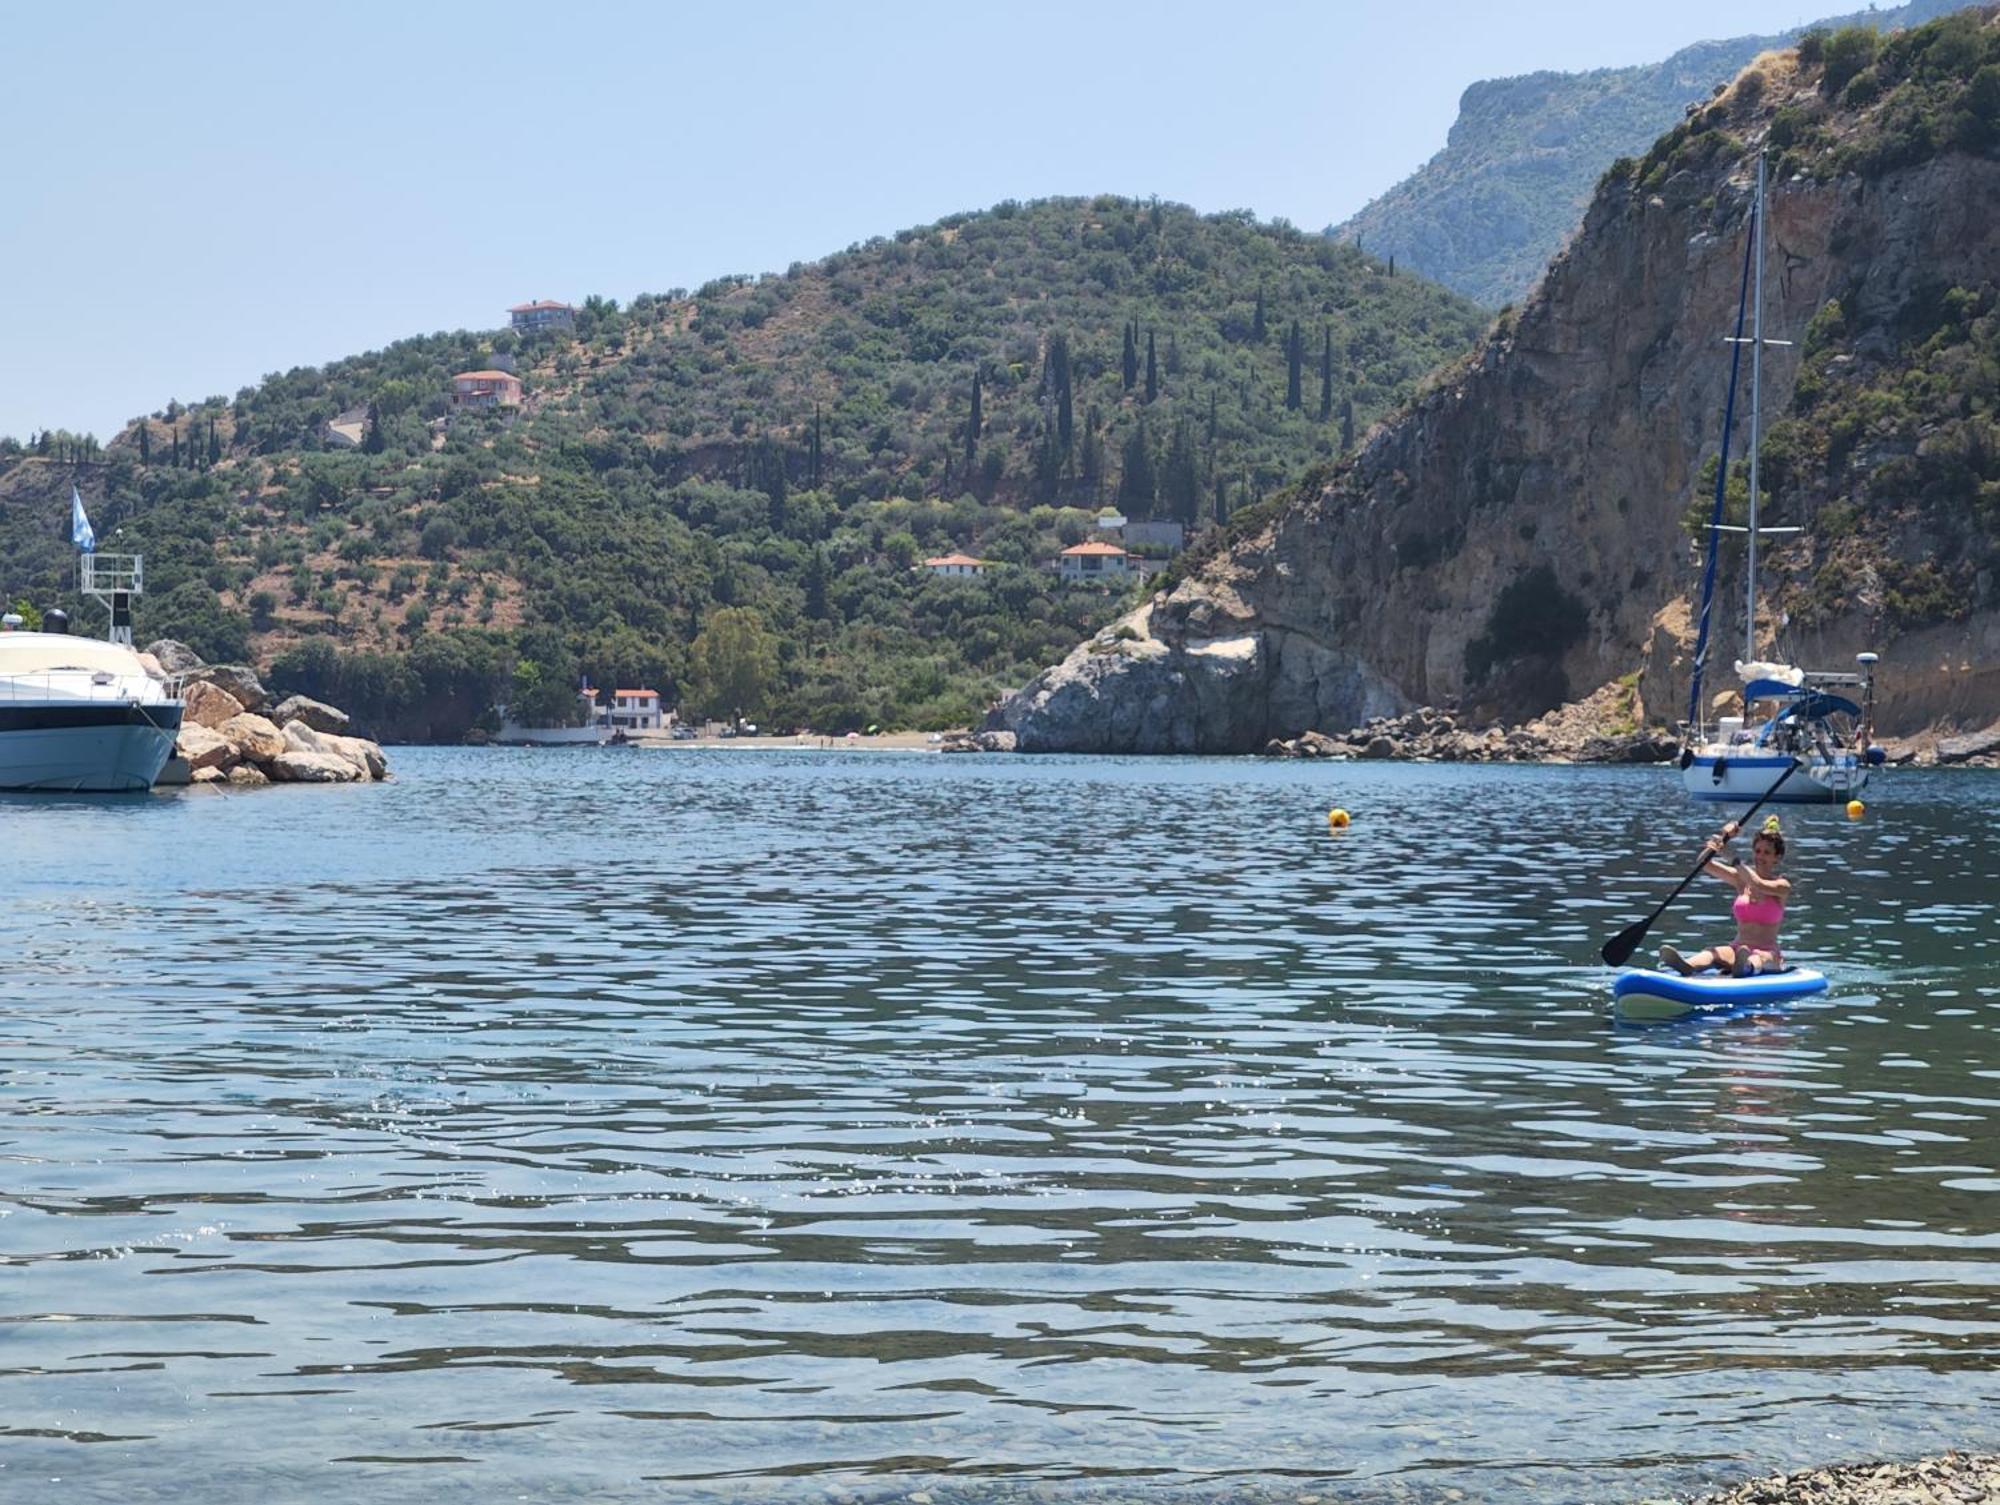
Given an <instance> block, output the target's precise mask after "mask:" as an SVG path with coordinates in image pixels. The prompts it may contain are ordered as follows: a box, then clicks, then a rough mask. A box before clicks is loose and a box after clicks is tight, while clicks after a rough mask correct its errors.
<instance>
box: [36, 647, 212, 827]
mask: <svg viewBox="0 0 2000 1505" xmlns="http://www.w3.org/2000/svg"><path fill="white" fill-rule="evenodd" d="M180 725H181V702H180V700H179V698H178V697H177V696H175V695H174V693H173V692H172V689H171V687H170V685H169V684H168V683H166V682H164V681H162V680H159V679H155V678H154V677H153V676H152V675H151V674H149V673H147V672H146V668H145V665H144V664H143V663H142V662H141V661H140V658H139V655H138V654H137V653H136V652H134V651H133V649H132V648H131V646H130V645H128V644H125V643H106V642H100V641H98V640H96V639H93V638H81V637H73V636H71V635H70V634H69V633H67V632H0V789H41V790H55V791H59V792H64V793H77V794H105V793H122V792H126V791H131V790H142V789H150V788H152V787H153V780H154V779H155V778H157V777H159V773H160V769H161V768H162V767H163V766H164V765H165V764H166V761H167V759H168V757H169V756H170V755H171V754H172V753H173V750H174V737H175V735H176V733H178V732H179V730H180Z"/></svg>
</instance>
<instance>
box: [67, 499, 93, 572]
mask: <svg viewBox="0 0 2000 1505" xmlns="http://www.w3.org/2000/svg"><path fill="white" fill-rule="evenodd" d="M69 541H70V542H71V543H73V544H75V545H76V546H77V548H78V549H79V550H81V551H82V552H83V553H85V554H89V553H93V552H95V550H96V548H97V535H96V534H95V533H94V532H92V531H91V527H90V519H89V518H87V517H85V516H84V515H83V496H82V494H81V493H79V492H78V491H77V489H76V482H74V481H72V482H70V485H69Z"/></svg>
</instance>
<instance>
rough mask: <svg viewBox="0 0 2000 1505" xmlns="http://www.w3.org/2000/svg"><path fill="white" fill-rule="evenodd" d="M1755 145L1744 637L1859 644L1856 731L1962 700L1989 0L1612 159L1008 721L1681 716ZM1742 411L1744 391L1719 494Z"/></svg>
mask: <svg viewBox="0 0 2000 1505" xmlns="http://www.w3.org/2000/svg"><path fill="white" fill-rule="evenodd" d="M1760 155H1762V156H1763V157H1765V159H1766V160H1767V162H1768V165H1769V174H1768V177H1769V190H1768V193H1767V196H1766V200H1765V213H1766V216H1767V224H1768V232H1769V233H1768V242H1769V246H1768V252H1767V268H1766V273H1767V274H1766V277H1765V279H1764V295H1765V301H1764V328H1765V330H1766V332H1767V334H1768V335H1769V336H1771V337H1772V338H1774V339H1777V340H1783V341H1786V342H1788V343H1786V344H1782V345H1773V346H1772V347H1771V349H1770V350H1769V352H1768V353H1767V355H1766V357H1765V360H1764V362H1763V371H1762V378H1763V380H1762V405H1763V416H1764V431H1763V446H1762V452H1761V459H1762V465H1761V469H1760V475H1759V481H1760V484H1761V486H1762V488H1763V492H1764V494H1763V496H1762V498H1761V499H1760V505H1759V520H1760V524H1761V525H1763V526H1767V527H1775V528H1778V529H1781V530H1792V529H1797V530H1800V531H1798V532H1796V533H1792V532H1789V531H1784V532H1779V533H1775V534H1773V536H1772V537H1771V538H1770V539H1769V540H1767V545H1766V547H1765V549H1763V550H1761V551H1760V554H1759V591H1758V602H1759V620H1758V622H1757V624H1756V646H1755V652H1754V653H1752V654H1750V655H1748V656H1750V657H1758V656H1763V657H1769V658H1774V659H1778V660H1781V661H1783V662H1787V663H1795V664H1800V665H1805V666H1808V667H1814V668H1821V669H1825V668H1834V667H1841V666H1844V665H1846V664H1847V663H1849V662H1851V661H1852V655H1854V654H1855V653H1857V652H1860V651H1863V650H1867V651H1871V652H1875V653H1878V654H1879V655H1880V665H1879V673H1878V677H1877V690H1878V695H1877V700H1876V707H1877V712H1878V716H1877V723H1876V724H1877V726H1878V727H1879V728H1880V730H1881V731H1883V732H1884V733H1886V734H1889V735H1892V736H1897V735H1910V734H1915V733H1919V732H1922V731H1925V730H1927V729H1929V730H1938V729H1947V730H1948V729H1960V730H1976V729H1982V728H1985V727H1987V726H1988V725H1989V724H1990V723H1992V721H1993V718H1994V707H1995V706H1996V705H2000V215H1996V214H1995V213H1994V212H1993V206H1994V205H1995V204H1996V203H2000V6H1987V7H1984V8H1982V9H1976V10H1962V11H1959V12H1956V13H1954V14H1952V15H1949V16H1946V17H1943V18H1940V19H1938V20H1936V21H1932V22H1929V23H1927V24H1925V25H1923V26H1920V27H1912V28H1908V29H1906V30H1902V31H1898V32H1895V33H1893V34H1888V35H1884V34H1882V33H1879V32H1877V31H1876V30H1874V29H1872V28H1868V27H1859V26H1856V27H1848V28H1842V29H1839V30H1836V31H1833V32H1831V33H1826V32H1813V33H1809V34H1808V35H1807V36H1805V37H1804V38H1802V39H1801V40H1800V43H1799V45H1798V47H1797V48H1796V49H1793V50H1788V51H1779V52H1771V53H1766V54H1763V55H1760V56H1759V57H1758V58H1757V59H1756V60H1755V62H1754V63H1753V64H1752V65H1751V67H1749V68H1748V69H1746V70H1745V71H1744V72H1743V73H1742V74H1740V75H1739V76H1738V77H1737V78H1736V79H1735V80H1734V81H1733V82H1732V84H1731V85H1730V86H1728V87H1726V88H1725V89H1724V90H1723V91H1721V92H1720V93H1719V94H1717V95H1716V96H1714V97H1713V98H1712V99H1711V100H1710V101H1709V102H1708V103H1706V104H1705V105H1703V106H1702V107H1701V108H1700V109H1698V110H1696V111H1694V112H1693V113H1692V114H1690V115H1689V116H1688V117H1687V118H1685V119H1684V120H1683V121H1682V122H1680V123H1679V124H1678V125H1676V126H1675V127H1674V128H1673V129H1672V130H1671V131H1669V132H1667V133H1666V134H1665V135H1664V136H1662V137H1661V138H1660V139H1659V140H1658V141H1657V142H1655V143H1654V144H1653V145H1652V146H1651V148H1650V149H1649V150H1648V151H1647V152H1645V153H1644V154H1643V155H1639V156H1635V157H1630V158H1624V159H1620V160H1619V161H1617V162H1615V163H1614V164H1612V166H1611V167H1610V168H1609V170H1608V171H1606V172H1605V173H1604V174H1603V176H1602V178H1601V179H1600V181H1599V184H1598V187H1597V192H1596V195H1595V197H1594V198H1593V200H1592V203H1591V206H1590V210H1589V212H1588V214H1587V215H1586V216H1585V218H1584V222H1583V225H1582V227H1581V228H1580V230H1579V231H1578V234H1577V236H1576V238H1575V240H1574V241H1573V242H1572V243H1571V244H1570V245H1569V246H1568V247H1567V248H1566V249H1565V250H1564V251H1563V253H1562V254H1561V255H1560V256H1559V257H1558V258H1557V260H1556V261H1555V263H1554V264H1553V265H1552V266H1551V267H1550V269H1549V273H1548V275H1547V277H1546V278H1545V279H1544V280H1543V281H1542V282H1541V283H1540V284H1539V285H1538V287H1537V288H1536V289H1535V291H1534V292H1533V293H1532V294H1531V295H1530V296H1529V298H1528V299H1527V300H1526V302H1525V303H1524V304H1523V306H1522V307H1521V308H1520V309H1519V310H1518V311H1517V312H1510V313H1508V314H1506V315H1504V316H1503V317H1501V318H1500V319H1498V320H1496V322H1495V325H1494V328H1493V330H1492V332H1491V334H1490V335H1489V336H1488V338H1487V340H1486V341H1485V342H1484V344H1483V345H1482V346H1481V347H1480V348H1479V349H1478V350H1477V351H1475V352H1472V353H1471V354H1469V355H1468V356H1467V357H1466V358H1465V359H1464V360H1462V361H1459V362H1456V363H1454V364H1453V365H1452V366H1450V367H1448V368H1446V369H1445V370H1444V371H1441V372H1439V373H1438V374H1437V375H1436V377H1435V378H1434V379H1433V380H1432V381H1431V382H1429V383H1427V384H1426V389H1425V391H1424V392H1423V393H1421V394H1420V395H1419V396H1418V397H1417V398H1415V399H1414V400H1413V401H1412V402H1411V403H1410V404H1409V405H1408V406H1407V407H1406V408H1405V409H1404V410H1403V411H1402V412H1400V413H1398V414H1396V415H1394V416H1392V417H1391V418H1390V419H1389V420H1387V421H1386V422H1385V423H1384V424H1383V425H1382V427H1381V428H1380V429H1379V430H1378V431H1377V432H1376V435H1375V436H1374V437H1373V438H1372V439H1371V441H1370V442H1369V443H1368V444H1367V445H1366V446H1365V447H1363V449H1362V450H1361V451H1359V452H1358V453H1356V454H1353V455H1349V456H1345V457H1342V458H1341V459H1340V460H1338V461H1336V462H1334V463H1333V464H1332V465H1330V466H1329V467H1328V468H1327V470H1326V471H1325V472H1324V473H1322V474H1318V475H1315V476H1313V477H1311V478H1309V479H1308V480H1307V481H1306V482H1304V483H1302V484H1301V485H1300V486H1299V487H1298V488H1296V489H1295V490H1294V491H1293V492H1292V493H1290V494H1287V495H1285V496H1281V497H1274V498H1273V499H1272V500H1271V501H1270V502H1269V503H1267V504H1266V505H1265V506H1264V507H1262V508H1258V509H1255V510H1250V509H1246V511H1244V512H1243V513H1240V514H1238V516H1237V517H1236V518H1235V519H1234V520H1232V522H1231V524H1230V525H1229V527H1228V528H1226V529H1222V530H1218V531H1217V533H1216V534H1214V535H1212V538H1211V540H1209V541H1207V542H1205V544H1204V546H1203V547H1201V548H1199V549H1197V550H1194V551H1191V553H1190V555H1189V556H1188V557H1187V558H1185V559H1184V560H1183V561H1181V563H1180V566H1179V570H1178V574H1177V578H1174V579H1172V580H1171V582H1170V587H1171V588H1170V589H1167V590H1165V591H1162V592H1160V593H1158V594H1156V595H1154V596H1152V597H1151V598H1149V599H1148V600H1147V601H1146V602H1144V603H1142V604H1141V605H1139V606H1138V607H1137V608H1136V609H1135V610H1134V611H1132V612H1131V613H1128V614H1127V616H1126V617H1124V618H1123V619H1121V620H1120V621H1119V622H1118V623H1116V624H1115V625H1114V626H1113V627H1111V628H1110V629H1108V630H1106V631H1103V632H1100V633H1099V634H1098V635H1097V636H1096V637H1094V638H1092V639H1090V640H1088V641H1087V642H1085V643H1084V644H1083V645H1082V646H1080V647H1079V648H1077V649H1076V650H1074V651H1073V652H1072V653H1071V655H1070V656H1069V658H1068V659H1066V660H1065V661H1064V663H1063V664H1062V665H1060V666H1058V667H1057V668H1056V669H1053V670H1051V671H1048V672H1047V673H1045V674H1043V675H1042V676H1040V677H1039V678H1038V679H1037V680H1036V681H1034V682H1032V683H1030V684H1029V685H1028V686H1027V687H1026V688H1025V689H1023V690H1022V691H1021V692H1020V693H1019V694H1018V695H1016V696H1014V697H1012V698H1011V699H1010V700H1009V702H1008V703H1007V704H1006V705H1004V706H1003V707H1002V708H1001V710H1000V711H999V712H998V713H997V715H996V717H995V721H996V724H997V725H999V726H1001V727H1003V728H1005V729H1007V730H1011V731H1013V732H1014V733H1015V735H1016V736H1017V738H1018V739H1019V744H1020V745H1021V746H1022V747H1024V748H1026V749H1029V750H1072V751H1106V752H1228V751H1247V750H1251V749H1255V748H1260V747H1263V746H1265V745H1266V744H1267V743H1268V742H1269V741H1271V740H1273V739H1285V738H1295V737H1298V736H1299V735H1300V734H1302V733H1304V732H1308V731H1320V732H1336V733H1337V732H1342V731H1345V730H1346V729H1348V728H1352V727H1356V726H1359V725H1361V724H1362V723H1363V722H1364V721H1365V720H1367V719H1368V718H1369V717H1372V716H1376V715H1400V714H1402V713H1405V712H1408V711H1409V710H1411V709H1412V708H1414V707H1418V706H1424V705H1431V706H1440V705H1449V706H1451V707H1452V718H1451V719H1452V720H1453V723H1454V724H1455V725H1472V726H1478V725H1481V724H1483V723H1487V722H1491V721H1495V720H1498V721H1505V722H1521V721H1525V720H1528V719H1530V718H1533V717H1537V716H1540V715H1542V714H1543V713H1545V712H1547V711H1549V710H1551V709H1552V708H1554V707H1556V706H1558V705H1560V704H1562V703H1564V702H1576V701H1584V700H1590V699H1593V698H1597V697H1604V699H1603V701H1602V703H1603V704H1604V705H1605V706H1607V707H1611V706H1614V705H1615V707H1616V710H1617V714H1618V715H1619V716H1620V717H1622V718H1624V719H1625V720H1626V721H1627V722H1628V723H1630V724H1634V725H1636V723H1638V722H1639V721H1641V720H1642V719H1643V720H1644V721H1645V722H1647V723H1648V724H1651V725H1654V726H1659V725H1662V724H1664V723H1667V722H1669V721H1671V720H1675V719H1678V718H1679V717H1681V716H1682V715H1683V714H1684V711H1685V707H1686V696H1687V695H1688V692H1689V681H1690V658H1691V654H1692V648H1693V642H1694V602H1695V599H1696V597H1697V595H1698V593H1699V590H1700V582H1701V579H1702V569H1703V559H1704V553H1705V549H1704V547H1703V543H1704V537H1705V535H1704V526H1705V523H1706V521H1707V516H1708V510H1709V498H1710V496H1711V495H1712V490H1713V485H1714V479H1715V469H1716V466H1717V465H1718V463H1719V460H1720V450H1721V429H1722V413H1723V408H1724V404H1725V399H1726V393H1727V391H1728V383H1729V380H1730V376H1729V373H1730V362H1729V360H1728V359H1727V358H1726V355H1725V354H1724V353H1723V347H1722V341H1721V340H1720V339H1719V338H1718V336H1719V334H1720V333H1722V332H1725V331H1727V330H1729V329H1731V328H1732V327H1733V326H1734V320H1735V319H1736V317H1737V312H1738V307H1739V302H1738V300H1739V292H1740V289H1741V288H1742V286H1743V283H1742V276H1743V269H1744V258H1745V248H1746V244H1747V242H1748V239H1749V236H1750V221H1751V214H1752V205H1753V202H1754V195H1755V185H1756V182H1757V170H1756V168H1757V162H1758V158H1759V156H1760ZM1793 341H1795V342H1796V343H1789V342H1793ZM1580 351H1582V352H1589V353H1590V359H1589V360H1587V361H1579V360H1578V359H1576V357H1575V353H1576V352H1580ZM1742 419H1743V412H1742V407H1741V404H1740V398H1739V406H1738V408H1737V423H1738V425H1739V427H1738V430H1737V433H1736V436H1735V444H1736V448H1735V449H1734V450H1733V451H1732V454H1731V467H1732V469H1731V473H1730V475H1729V476H1728V477H1727V478H1726V480H1727V485H1726V487H1725V498H1726V499H1730V500H1731V501H1732V502H1733V506H1732V511H1733V521H1735V522H1737V523H1739V524H1740V523H1742V522H1743V521H1744V520H1745V519H1746V515H1747V512H1748V501H1749V493H1748V484H1749V483H1748V476H1747V475H1746V474H1745V473H1744V466H1743V462H1742V460H1741V459H1740V455H1741V452H1742V446H1743V443H1744V438H1745V436H1744V433H1743V430H1742V428H1741V424H1742ZM1721 552H1722V560H1721V574H1720V578H1719V581H1718V587H1717V596H1716V602H1717V606H1718V610H1719V611H1720V612H1721V613H1722V616H1721V617H1720V618H1719V619H1718V620H1720V621H1727V620H1728V619H1729V617H1730V616H1732V615H1733V614H1734V613H1733V609H1732V608H1731V606H1730V605H1729V603H1731V602H1740V601H1742V600H1743V598H1744V589H1745V586H1746V584H1747V582H1746V580H1745V578H1744V572H1745V567H1746V563H1747V560H1746V550H1745V549H1744V548H1743V545H1742V540H1741V539H1740V537H1739V538H1736V539H1733V540H1732V539H1728V538H1725V539H1724V540H1723V542H1722V546H1721ZM1740 631H1741V627H1740V626H1739V625H1737V624H1731V626H1730V627H1729V628H1727V629H1725V631H1724V641H1726V642H1730V643H1732V644H1733V643H1740V642H1741V641H1742V639H1741V638H1740V637H1738V636H1737V633H1738V632H1740ZM1731 656H1732V657H1733V656H1734V655H1733V654H1732V655H1731ZM1725 662H1727V660H1725ZM1712 672H1713V671H1712ZM1713 684H1714V680H1713V679H1712V680H1711V687H1712V686H1713Z"/></svg>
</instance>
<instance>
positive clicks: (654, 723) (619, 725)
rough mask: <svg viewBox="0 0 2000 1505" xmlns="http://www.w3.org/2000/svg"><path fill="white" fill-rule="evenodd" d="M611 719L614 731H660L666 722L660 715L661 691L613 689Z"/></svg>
mask: <svg viewBox="0 0 2000 1505" xmlns="http://www.w3.org/2000/svg"><path fill="white" fill-rule="evenodd" d="M610 719H611V726H612V729H613V730H614V731H621V732H649V731H658V730H659V729H660V727H661V726H662V725H664V724H665V723H664V721H663V719H662V717H661V715H660V692H659V691H658V690H613V691H612V692H611V718H610Z"/></svg>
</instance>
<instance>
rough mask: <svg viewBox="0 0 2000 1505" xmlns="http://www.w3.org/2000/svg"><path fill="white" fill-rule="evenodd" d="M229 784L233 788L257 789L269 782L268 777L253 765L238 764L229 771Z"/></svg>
mask: <svg viewBox="0 0 2000 1505" xmlns="http://www.w3.org/2000/svg"><path fill="white" fill-rule="evenodd" d="M229 782H230V785H231V786H232V787H234V788H239V789H257V788H260V787H262V786H263V785H265V784H268V783H270V782H271V780H270V776H269V775H267V774H266V773H265V772H264V770H263V769H261V768H259V767H258V766H257V765H256V764H255V763H238V764H237V765H236V766H235V767H234V768H232V769H230V770H229Z"/></svg>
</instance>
